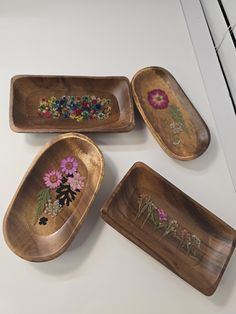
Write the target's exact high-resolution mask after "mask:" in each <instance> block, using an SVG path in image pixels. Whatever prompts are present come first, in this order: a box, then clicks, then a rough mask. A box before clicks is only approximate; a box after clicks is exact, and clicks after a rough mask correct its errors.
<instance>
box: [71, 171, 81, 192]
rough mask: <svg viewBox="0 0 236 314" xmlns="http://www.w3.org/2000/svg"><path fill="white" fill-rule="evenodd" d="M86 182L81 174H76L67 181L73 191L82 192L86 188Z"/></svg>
mask: <svg viewBox="0 0 236 314" xmlns="http://www.w3.org/2000/svg"><path fill="white" fill-rule="evenodd" d="M84 180H85V177H82V176H81V175H80V174H79V172H76V173H75V174H74V176H73V177H69V178H68V179H67V183H69V185H70V187H71V190H72V191H76V190H82V188H83V187H84Z"/></svg>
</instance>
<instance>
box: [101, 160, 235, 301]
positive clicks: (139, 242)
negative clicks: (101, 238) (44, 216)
mask: <svg viewBox="0 0 236 314" xmlns="http://www.w3.org/2000/svg"><path fill="white" fill-rule="evenodd" d="M136 168H142V169H145V170H147V171H149V172H151V173H152V174H153V175H155V176H157V177H158V178H160V179H161V180H163V181H164V182H166V183H167V184H168V185H169V186H170V187H171V188H173V189H175V190H176V191H178V192H180V193H182V194H183V195H184V196H185V197H186V198H187V199H188V200H189V201H191V202H193V203H194V204H195V205H196V206H198V207H200V209H201V211H204V212H205V213H206V214H208V215H210V216H211V217H212V218H213V219H214V220H216V221H217V222H220V223H223V224H224V225H225V226H226V227H227V228H228V230H229V231H231V232H232V245H231V248H230V251H229V254H228V256H227V258H226V261H225V263H224V264H223V267H222V270H221V272H220V273H218V277H217V279H216V281H215V282H214V284H212V285H211V286H209V287H208V289H207V290H205V289H200V288H197V287H195V286H194V284H192V283H191V282H190V281H187V280H186V279H185V278H183V277H182V276H180V275H179V274H178V273H177V272H176V271H175V270H173V269H169V268H168V266H166V265H165V263H164V262H163V261H161V260H159V259H157V256H160V255H158V253H156V252H155V251H154V250H153V249H151V248H150V247H149V246H148V245H146V244H145V243H144V242H143V241H142V240H141V239H139V238H138V237H136V236H135V235H134V234H132V233H129V232H128V231H126V230H125V229H124V228H123V227H122V225H120V224H119V223H117V222H116V221H115V220H114V219H112V218H111V217H110V216H109V207H110V205H111V203H112V201H113V198H114V197H115V196H116V195H117V194H118V193H119V191H120V189H121V187H122V185H123V184H124V182H125V181H126V179H127V177H128V176H129V175H130V174H131V172H132V171H133V170H134V169H136ZM100 214H101V217H102V218H103V219H104V221H105V222H106V223H108V224H109V225H110V226H112V227H113V228H114V229H115V230H116V231H117V232H119V233H121V234H122V235H123V236H125V237H126V238H127V239H128V240H130V241H132V242H133V243H134V244H135V245H137V246H138V247H140V248H141V249H142V250H143V251H144V252H146V253H148V254H150V255H151V256H152V257H153V258H155V259H156V260H157V261H158V262H159V263H161V264H162V265H164V266H166V268H167V269H168V270H169V271H171V272H173V273H175V274H176V275H177V276H178V277H179V278H181V279H182V280H184V281H185V282H187V283H188V284H190V285H191V286H192V287H194V288H195V289H197V290H198V291H200V292H201V293H203V294H204V295H206V296H211V295H212V294H213V293H214V292H215V290H216V289H217V287H218V285H219V283H220V280H221V278H222V276H223V274H224V272H225V270H226V268H227V265H228V263H229V261H230V258H231V256H232V255H233V252H234V250H235V246H236V231H235V230H234V229H233V228H232V227H231V226H230V225H229V224H227V223H226V222H224V221H223V220H222V219H221V218H219V217H218V216H216V215H215V214H214V213H212V212H211V211H210V210H208V209H207V208H205V207H204V206H202V205H201V204H199V203H198V202H197V201H195V200H194V199H193V198H191V197H190V196H189V195H187V194H186V193H184V192H183V191H182V190H180V189H179V188H178V187H177V186H175V185H174V184H173V183H171V182H170V181H168V180H167V179H166V178H164V177H163V176H162V175H160V174H159V173H158V172H156V171H155V170H154V169H152V168H151V167H149V166H148V165H147V164H145V163H144V162H142V161H137V162H135V163H134V164H133V166H132V167H131V168H130V169H129V170H128V171H127V173H126V174H125V175H124V177H123V178H122V179H121V181H120V182H119V183H118V184H117V186H116V187H115V189H114V190H113V192H112V194H111V195H110V196H109V198H108V199H107V200H106V201H105V203H104V204H103V206H102V208H101V210H100ZM117 227H118V229H117ZM142 246H143V247H142Z"/></svg>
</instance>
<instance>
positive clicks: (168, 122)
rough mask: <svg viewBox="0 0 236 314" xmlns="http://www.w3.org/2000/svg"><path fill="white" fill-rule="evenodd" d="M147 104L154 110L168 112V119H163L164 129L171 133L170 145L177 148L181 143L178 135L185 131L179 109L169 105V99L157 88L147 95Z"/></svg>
mask: <svg viewBox="0 0 236 314" xmlns="http://www.w3.org/2000/svg"><path fill="white" fill-rule="evenodd" d="M147 100H148V103H149V104H150V105H151V106H152V107H153V108H154V109H167V110H168V112H169V116H170V119H169V118H165V119H164V127H168V128H169V129H170V130H171V133H172V144H173V145H175V146H177V145H179V144H180V143H181V140H180V136H179V134H180V133H181V132H183V131H187V128H186V125H185V122H184V118H183V115H182V113H181V111H180V110H179V108H178V107H177V106H176V105H174V104H170V102H169V98H168V96H167V94H166V93H165V91H163V90H161V89H159V88H157V89H153V90H151V91H149V92H148V93H147Z"/></svg>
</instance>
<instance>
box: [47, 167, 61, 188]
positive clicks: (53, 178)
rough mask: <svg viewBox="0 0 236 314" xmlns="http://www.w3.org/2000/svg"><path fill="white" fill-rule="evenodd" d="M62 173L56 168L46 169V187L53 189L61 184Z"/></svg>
mask: <svg viewBox="0 0 236 314" xmlns="http://www.w3.org/2000/svg"><path fill="white" fill-rule="evenodd" d="M61 179H62V175H61V173H60V172H59V171H57V170H51V171H48V172H47V173H46V174H45V175H44V177H43V180H44V183H45V185H46V187H48V188H50V189H52V190H54V189H56V188H57V187H58V186H59V185H60V184H61Z"/></svg>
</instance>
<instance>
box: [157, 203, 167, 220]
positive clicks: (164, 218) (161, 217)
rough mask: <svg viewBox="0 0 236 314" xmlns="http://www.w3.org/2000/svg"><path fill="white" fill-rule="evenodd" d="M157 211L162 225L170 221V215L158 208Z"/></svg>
mask: <svg viewBox="0 0 236 314" xmlns="http://www.w3.org/2000/svg"><path fill="white" fill-rule="evenodd" d="M156 211H157V214H158V216H159V221H160V222H161V223H163V222H167V220H168V215H167V213H166V212H165V211H164V210H163V209H161V208H158V207H157V208H156Z"/></svg>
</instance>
